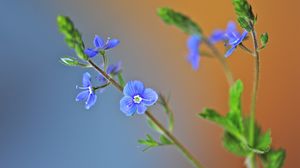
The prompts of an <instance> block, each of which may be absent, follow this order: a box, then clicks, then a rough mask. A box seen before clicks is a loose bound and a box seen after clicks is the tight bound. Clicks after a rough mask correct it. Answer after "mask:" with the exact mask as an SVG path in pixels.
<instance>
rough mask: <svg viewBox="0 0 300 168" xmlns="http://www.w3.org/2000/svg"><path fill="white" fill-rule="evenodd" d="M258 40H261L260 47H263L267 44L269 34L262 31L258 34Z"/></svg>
mask: <svg viewBox="0 0 300 168" xmlns="http://www.w3.org/2000/svg"><path fill="white" fill-rule="evenodd" d="M260 42H261V47H260V49H263V48H265V47H266V46H267V44H268V42H269V35H268V33H263V34H261V35H260Z"/></svg>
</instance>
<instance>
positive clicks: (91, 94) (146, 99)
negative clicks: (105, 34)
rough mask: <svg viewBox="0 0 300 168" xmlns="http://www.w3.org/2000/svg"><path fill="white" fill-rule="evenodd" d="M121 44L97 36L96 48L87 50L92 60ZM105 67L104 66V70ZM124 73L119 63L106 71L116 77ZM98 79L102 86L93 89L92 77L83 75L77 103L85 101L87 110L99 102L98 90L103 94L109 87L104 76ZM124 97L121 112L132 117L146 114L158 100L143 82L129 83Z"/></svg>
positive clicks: (99, 76)
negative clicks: (101, 52) (100, 53)
mask: <svg viewBox="0 0 300 168" xmlns="http://www.w3.org/2000/svg"><path fill="white" fill-rule="evenodd" d="M118 44H119V40H118V39H108V40H107V41H106V42H104V40H103V39H102V38H101V37H99V36H97V35H96V36H95V39H94V45H95V48H93V49H91V48H88V49H86V50H85V54H87V55H88V56H89V57H90V58H92V57H94V56H96V55H97V54H98V53H99V52H100V51H101V50H102V51H104V50H108V49H111V48H113V47H115V46H117V45H118ZM103 67H105V66H102V68H103ZM121 71H122V63H121V62H120V61H119V62H117V63H116V64H110V65H108V66H107V68H106V69H105V73H106V74H107V75H110V76H111V77H114V76H115V75H118V74H119V73H120V72H121ZM96 79H97V80H98V81H99V82H100V83H101V84H102V85H101V86H99V87H93V86H92V84H91V75H90V74H89V73H88V72H86V73H84V74H83V79H82V87H78V88H79V89H83V91H81V92H80V93H79V94H78V95H77V97H76V101H85V108H86V109H90V107H92V106H93V105H94V104H95V103H96V100H97V95H96V90H97V89H100V92H103V90H104V88H105V87H106V86H108V84H109V81H108V80H107V79H106V78H105V77H104V76H103V75H102V74H99V75H98V76H97V77H96ZM123 93H124V97H123V98H122V99H121V100H120V110H121V111H122V112H123V113H124V114H125V115H126V116H132V115H134V114H135V113H137V114H144V113H145V111H146V110H147V107H148V106H152V105H153V104H155V103H156V102H157V100H158V94H157V93H156V92H155V91H154V90H153V89H150V88H145V87H144V84H143V83H142V82H141V81H129V82H128V83H127V84H126V85H125V87H124V90H123Z"/></svg>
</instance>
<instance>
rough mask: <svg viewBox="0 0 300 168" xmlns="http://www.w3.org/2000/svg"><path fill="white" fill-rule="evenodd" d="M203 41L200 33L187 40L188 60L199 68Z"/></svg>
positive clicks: (194, 66) (194, 67)
mask: <svg viewBox="0 0 300 168" xmlns="http://www.w3.org/2000/svg"><path fill="white" fill-rule="evenodd" d="M200 43H201V36H200V35H192V36H191V37H190V38H189V39H188V42H187V46H188V50H189V54H188V56H187V60H188V62H189V63H190V64H192V68H193V69H194V70H197V69H198V68H199V62H200V52H199V47H200Z"/></svg>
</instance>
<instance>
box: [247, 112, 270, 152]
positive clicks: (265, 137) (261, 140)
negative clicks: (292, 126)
mask: <svg viewBox="0 0 300 168" xmlns="http://www.w3.org/2000/svg"><path fill="white" fill-rule="evenodd" d="M249 126H250V118H246V119H244V128H245V131H244V135H245V136H246V138H247V139H249V136H250V134H249ZM271 143H272V139H271V132H270V131H267V132H266V133H262V131H261V128H260V127H259V125H258V124H257V123H255V130H254V144H253V146H248V148H249V150H251V151H252V152H254V153H257V154H263V153H266V152H268V151H269V150H270V146H271Z"/></svg>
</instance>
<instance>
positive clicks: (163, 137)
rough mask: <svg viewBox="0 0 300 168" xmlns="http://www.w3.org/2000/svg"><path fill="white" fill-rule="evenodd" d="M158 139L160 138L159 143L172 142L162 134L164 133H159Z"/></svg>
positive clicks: (167, 143) (166, 143)
mask: <svg viewBox="0 0 300 168" xmlns="http://www.w3.org/2000/svg"><path fill="white" fill-rule="evenodd" d="M159 139H160V143H161V144H162V145H171V144H173V143H172V141H170V140H169V139H168V138H167V137H166V136H164V135H160V137H159Z"/></svg>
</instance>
